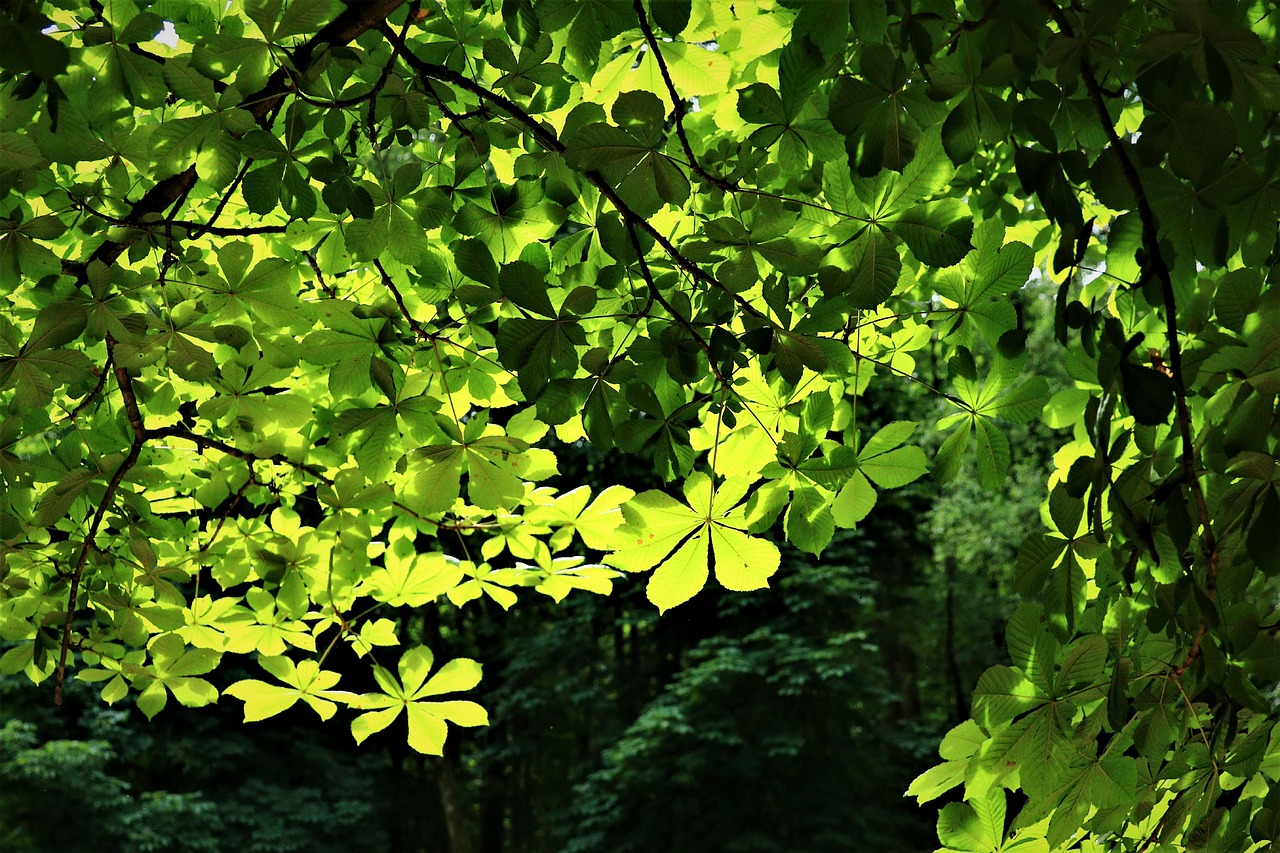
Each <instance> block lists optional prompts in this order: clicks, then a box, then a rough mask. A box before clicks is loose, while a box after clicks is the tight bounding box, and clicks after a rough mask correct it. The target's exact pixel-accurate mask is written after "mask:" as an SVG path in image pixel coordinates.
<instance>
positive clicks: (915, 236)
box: [892, 199, 973, 267]
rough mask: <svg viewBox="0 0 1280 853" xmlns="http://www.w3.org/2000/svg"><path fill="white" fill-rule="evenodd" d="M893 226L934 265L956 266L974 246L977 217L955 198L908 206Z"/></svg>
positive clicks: (916, 252)
mask: <svg viewBox="0 0 1280 853" xmlns="http://www.w3.org/2000/svg"><path fill="white" fill-rule="evenodd" d="M892 230H893V233H894V234H897V235H898V236H899V237H901V238H902V241H903V242H904V243H906V244H907V248H908V249H910V250H911V254H913V255H915V256H916V258H917V259H919V260H920V261H921V262H922V263H925V264H928V265H929V266H931V267H950V266H954V265H955V264H958V263H960V261H962V260H963V259H964V256H965V255H967V254H968V253H969V250H970V249H972V248H973V244H972V243H971V242H970V241H969V238H970V236H971V235H972V234H973V217H971V216H969V215H968V214H967V212H966V209H965V207H964V206H963V205H962V204H961V203H960V202H958V201H956V200H954V199H944V200H941V201H934V202H929V203H927V204H922V205H918V206H915V207H911V208H908V209H907V210H905V211H903V212H902V213H900V214H899V215H898V217H897V219H896V220H895V221H894V222H893V223H892Z"/></svg>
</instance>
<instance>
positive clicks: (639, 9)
mask: <svg viewBox="0 0 1280 853" xmlns="http://www.w3.org/2000/svg"><path fill="white" fill-rule="evenodd" d="M632 8H634V9H635V10H636V18H638V19H639V21H640V32H642V33H644V40H645V41H646V42H648V44H649V51H650V53H652V54H653V58H654V59H655V60H656V61H657V63H658V70H659V71H660V72H661V73H662V80H663V82H664V83H666V84H667V92H668V94H670V95H671V103H672V106H673V108H674V109H675V112H676V136H677V137H679V139H680V147H682V148H683V149H684V153H685V156H686V157H688V158H689V166H690V167H691V168H692V169H693V171H695V172H697V173H698V175H700V176H701V177H702V178H703V179H704V180H706V181H707V182H708V183H710V184H712V185H713V186H715V187H718V188H719V189H720V190H721V191H723V192H734V191H735V190H736V189H737V187H736V186H734V185H733V184H731V183H730V182H728V181H726V180H724V179H723V178H718V177H716V176H715V175H712V174H711V173H710V172H708V171H706V170H705V169H703V168H702V166H700V165H699V164H698V158H697V157H695V156H694V154H693V146H692V145H690V144H689V136H688V134H686V133H685V131H684V113H685V109H684V99H682V98H681V97H680V93H679V92H678V91H677V90H676V84H675V81H674V80H672V79H671V71H670V69H668V68H667V60H666V59H665V58H663V56H662V51H661V50H659V49H658V37H657V36H655V35H654V34H653V27H651V26H649V17H648V15H646V14H645V11H644V3H643V2H642V0H633V2H632Z"/></svg>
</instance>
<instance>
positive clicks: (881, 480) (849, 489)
mask: <svg viewBox="0 0 1280 853" xmlns="http://www.w3.org/2000/svg"><path fill="white" fill-rule="evenodd" d="M915 429H916V424H915V423H914V422H912V421H894V422H893V423H890V424H886V425H885V426H884V427H882V428H881V429H880V430H879V431H878V432H877V433H876V434H875V435H873V436H872V437H871V438H869V439H868V440H867V442H866V443H865V444H864V445H863V446H862V448H861V449H860V450H859V451H858V453H857V454H856V455H855V454H853V453H851V452H848V451H847V450H845V449H844V448H838V449H837V452H834V453H832V455H831V456H829V457H828V458H827V460H824V462H823V463H821V464H820V465H815V466H802V469H806V470H807V471H811V472H812V473H814V474H815V475H819V476H821V473H820V472H824V473H825V472H832V473H834V472H836V471H839V470H841V469H843V468H845V467H846V466H847V467H848V468H849V469H850V470H851V472H852V473H851V474H849V475H848V481H847V482H845V483H844V485H843V486H842V487H841V488H840V491H839V492H838V493H837V494H836V496H835V500H834V501H833V502H832V504H831V511H832V515H833V517H834V520H835V523H836V525H837V526H839V527H854V526H856V525H857V524H858V523H859V522H860V521H862V520H863V519H864V518H866V517H867V515H868V514H869V513H870V512H871V510H872V509H873V508H874V507H875V505H876V499H877V492H876V486H879V487H880V488H882V489H894V488H898V487H901V486H905V485H907V484H908V483H911V482H913V481H915V480H917V479H919V478H920V477H922V476H923V475H924V474H925V473H927V472H928V470H929V469H928V463H927V462H926V460H925V455H924V451H923V450H921V449H920V448H919V447H914V446H903V442H905V441H906V440H907V439H909V438H910V437H911V435H912V433H913V432H915ZM873 484H874V485H873Z"/></svg>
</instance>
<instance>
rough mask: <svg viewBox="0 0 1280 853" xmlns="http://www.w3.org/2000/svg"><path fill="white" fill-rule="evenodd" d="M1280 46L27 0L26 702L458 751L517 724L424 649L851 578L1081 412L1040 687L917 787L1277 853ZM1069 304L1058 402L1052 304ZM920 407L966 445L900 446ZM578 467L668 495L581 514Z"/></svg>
mask: <svg viewBox="0 0 1280 853" xmlns="http://www.w3.org/2000/svg"><path fill="white" fill-rule="evenodd" d="M1276 28H1277V12H1276V11H1275V10H1274V9H1273V8H1272V7H1271V5H1270V4H1268V3H1265V2H1261V0H1259V2H1215V3H1210V2H1208V0H1176V2H1171V3H1168V4H1148V3H1137V2H1122V0H1107V2H1101V0H1099V2H1079V3H1073V4H1071V5H1068V6H1060V5H1058V4H1057V3H1055V2H1053V0H1039V2H1037V0H989V2H974V3H969V4H956V3H953V2H948V0H923V1H922V2H918V3H917V2H906V0H865V2H864V0H856V2H850V0H807V2H799V0H797V1H796V2H785V0H784V1H783V2H778V3H776V4H774V3H767V2H762V3H730V2H727V0H698V2H685V0H653V2H651V3H649V4H645V3H644V2H642V0H635V2H633V3H627V2H624V0H596V2H590V3H580V2H572V1H571V0H542V1H541V2H534V0H507V2H503V3H497V2H490V3H475V4H472V3H469V2H465V0H450V2H447V3H443V4H437V3H434V2H431V3H422V2H412V3H407V4H406V3H403V2H401V0H372V2H368V3H358V4H352V5H349V6H345V7H343V6H339V5H336V4H332V3H331V2H330V0H291V2H283V0H265V2H263V1H262V0H255V2H246V3H244V4H243V6H242V5H241V4H239V3H232V4H231V5H230V6H227V5H226V4H224V3H223V2H221V0H218V2H203V0H157V2H154V3H147V2H129V0H119V2H89V3H87V4H84V5H81V4H79V3H77V2H73V0H55V2H47V3H35V2H18V3H14V4H8V5H6V7H5V9H4V11H3V13H0V38H3V40H4V44H5V48H6V49H5V50H4V52H3V54H2V55H0V73H2V74H3V76H2V77H0V80H2V81H3V82H2V84H0V216H2V217H3V218H2V219H0V292H2V293H3V294H4V298H5V300H6V310H5V312H4V314H3V316H0V347H3V355H2V356H0V403H2V404H3V406H4V413H3V421H0V477H2V478H3V482H4V498H3V505H2V506H0V536H2V537H3V541H4V551H3V553H4V565H3V575H0V637H3V639H5V640H6V641H8V642H9V643H10V644H11V646H10V648H9V650H8V651H6V652H5V653H4V654H3V656H2V657H0V670H2V671H4V672H8V673H19V672H22V673H25V674H26V675H27V676H29V677H30V678H31V679H32V680H34V681H37V682H39V681H43V680H46V679H50V680H52V682H53V684H54V692H55V694H56V696H57V698H59V699H60V698H61V696H62V692H63V690H64V686H65V685H64V681H65V678H66V676H67V675H68V674H71V673H74V674H75V675H76V676H77V677H78V678H79V679H83V680H85V681H88V682H91V683H96V684H100V685H101V696H102V698H103V699H104V700H106V701H107V702H108V703H115V702H120V701H122V700H126V699H129V700H131V701H135V702H136V703H137V705H138V707H139V708H140V709H141V710H142V711H143V712H144V713H145V714H147V715H148V716H153V715H155V714H157V713H158V712H160V711H161V710H162V709H163V708H164V706H165V705H166V703H167V702H168V700H169V698H170V697H172V698H173V699H175V700H176V701H178V702H180V703H182V704H183V705H188V706H200V705H207V704H210V703H213V702H215V701H217V700H218V699H219V696H220V694H221V695H224V696H230V697H234V698H236V699H238V700H241V701H243V703H244V718H245V719H246V720H257V719H263V718H266V717H270V716H273V715H275V714H279V713H281V712H282V711H284V710H286V709H288V708H290V707H292V706H294V705H298V704H299V703H302V704H303V705H305V706H308V707H310V708H311V709H312V710H314V711H315V712H316V713H317V714H318V715H319V716H320V717H321V718H323V719H329V718H330V717H332V716H334V715H335V714H337V713H338V711H339V709H340V708H342V709H343V710H344V711H345V712H347V716H346V717H344V719H347V720H349V724H350V728H351V732H352V734H353V735H354V736H355V739H356V740H357V741H363V740H365V739H366V738H368V737H370V736H371V735H374V734H375V733H377V732H379V731H382V730H383V729H386V728H387V727H389V726H391V725H392V724H393V723H396V724H397V725H398V726H399V727H400V731H402V732H403V731H404V727H405V726H406V724H407V732H408V741H407V742H408V745H409V746H410V747H412V748H413V749H414V750H417V751H419V752H423V753H429V754H439V753H440V752H442V750H443V749H444V747H445V740H446V734H447V732H448V730H449V725H448V724H449V723H452V724H454V725H456V726H479V725H484V724H486V723H487V722H488V714H487V713H486V711H485V709H484V708H483V706H482V705H480V704H478V703H476V702H474V701H471V700H470V699H467V698H460V696H459V694H463V695H465V693H466V691H470V690H473V689H474V688H476V686H477V685H478V684H479V683H480V678H481V665H480V663H478V662H477V661H476V660H475V659H473V658H471V657H463V656H453V655H449V656H448V657H449V659H447V660H445V659H443V658H444V657H445V655H444V654H443V652H445V651H446V650H447V649H448V646H447V643H446V642H445V641H444V637H443V635H442V634H441V632H440V630H439V626H440V620H439V619H438V618H434V617H432V615H431V614H433V613H435V614H437V615H439V614H441V609H443V611H445V612H451V609H452V608H464V609H465V608H468V607H476V606H479V605H477V604H475V602H477V600H479V599H486V600H491V601H492V602H496V604H497V605H499V606H501V607H502V608H508V607H511V606H518V603H519V602H520V600H521V599H522V598H527V597H529V596H537V595H544V596H548V597H550V598H552V599H555V600H557V601H558V600H560V599H562V598H564V597H565V596H567V595H570V594H572V595H574V596H582V595H584V594H587V593H596V594H607V593H609V592H610V591H611V589H612V587H613V584H614V581H615V580H616V579H617V578H618V577H620V573H622V572H651V574H649V575H648V579H647V595H648V598H649V600H650V601H651V602H652V603H653V604H654V605H656V607H657V608H658V609H659V610H660V611H667V610H670V609H671V608H674V607H676V606H678V605H681V604H682V603H684V602H687V601H689V600H690V599H691V598H693V597H694V596H696V595H697V594H698V593H699V591H700V590H702V589H703V587H704V586H705V585H706V584H707V582H708V580H709V579H710V577H711V576H712V575H713V574H714V577H715V580H716V581H717V583H718V584H719V585H721V586H723V587H725V588H727V589H729V590H733V591H747V590H753V589H759V588H761V587H764V586H766V585H768V584H769V581H770V578H771V577H772V576H773V575H774V574H775V572H777V571H778V569H779V565H780V563H781V562H782V552H781V550H780V540H781V539H783V538H785V540H786V542H787V543H790V545H789V546H787V547H795V548H798V549H800V550H802V551H806V552H809V553H811V554H821V553H822V552H824V551H825V550H826V549H827V547H828V546H829V545H830V543H831V542H832V540H833V538H834V536H835V534H836V532H837V530H838V529H847V528H854V527H856V526H858V525H859V524H860V523H862V522H864V519H866V518H867V517H868V515H869V514H871V513H872V512H874V511H875V508H876V504H877V502H878V501H879V502H880V503H885V501H884V500H883V499H882V498H881V495H882V494H883V493H884V491H885V490H891V489H895V488H899V487H902V486H904V485H906V484H908V483H911V482H913V481H915V480H916V479H917V478H919V477H921V476H922V475H923V474H925V472H926V471H927V470H928V469H929V468H930V467H932V473H933V476H934V477H935V479H936V480H938V481H941V482H946V481H948V480H951V479H954V478H955V477H956V476H957V474H958V473H959V472H961V471H962V470H971V471H972V472H973V477H974V478H975V479H976V481H977V482H978V483H979V484H980V485H981V486H983V487H985V488H1000V487H1001V486H1002V483H1003V482H1004V480H1005V477H1006V474H1007V470H1008V469H1009V467H1010V460H1011V457H1012V455H1013V451H1012V448H1011V445H1010V442H1009V439H1008V437H1007V429H1008V426H1009V425H1010V424H1015V425H1016V424H1022V423H1025V422H1027V421H1030V420H1032V419H1035V418H1037V417H1039V418H1041V419H1042V420H1043V421H1044V422H1045V423H1046V424H1047V425H1048V426H1050V427H1054V428H1069V429H1070V430H1071V434H1070V437H1069V438H1068V439H1067V440H1066V441H1065V442H1064V443H1063V444H1062V446H1061V448H1060V450H1059V451H1058V453H1057V455H1056V457H1055V462H1056V466H1057V471H1056V473H1055V474H1054V475H1053V477H1052V479H1051V480H1050V483H1049V490H1048V492H1047V497H1046V499H1045V502H1044V504H1043V511H1042V513H1041V515H1042V520H1043V523H1044V525H1045V527H1046V528H1047V532H1035V531H1029V533H1030V536H1029V537H1028V538H1027V539H1026V541H1025V542H1024V543H1023V545H1022V549H1021V554H1020V557H1019V561H1018V576H1017V579H1016V584H1017V588H1018V591H1019V592H1020V593H1021V594H1022V595H1023V596H1024V597H1025V599H1026V602H1025V603H1024V604H1023V605H1022V607H1020V609H1019V610H1018V611H1017V612H1016V614H1015V615H1014V616H1013V618H1012V620H1011V621H1010V623H1009V626H1008V630H1007V641H1008V650H1009V653H1010V656H1011V662H1012V666H997V667H994V668H992V669H990V670H988V671H987V672H986V674H985V675H984V676H983V677H982V678H981V679H980V681H979V682H978V685H977V688H976V691H975V693H974V696H973V704H972V718H971V719H970V720H968V721H966V722H964V723H962V724H961V725H959V726H958V727H956V728H955V729H954V730H953V731H952V732H951V733H950V734H949V735H948V736H947V738H946V739H945V740H944V741H943V744H942V748H941V752H942V758H943V759H944V760H945V763H944V764H942V765H941V766H940V767H938V768H936V769H934V770H932V771H930V772H928V773H927V774H925V775H924V776H922V777H920V778H919V779H917V780H916V781H915V782H914V783H913V784H912V786H911V793H913V794H915V795H917V796H919V797H920V798H921V799H924V800H928V799H932V798H934V797H936V796H939V795H941V794H942V793H944V792H947V791H949V790H950V789H952V788H956V787H957V786H961V785H963V796H964V801H963V802H956V803H952V804H949V805H947V806H946V807H945V808H944V809H943V810H942V812H941V816H940V818H939V822H938V831H939V836H940V838H941V840H942V842H943V844H944V845H945V846H946V847H947V849H950V850H960V851H970V853H986V851H997V850H1000V851H1007V850H1017V851H1022V853H1034V851H1047V850H1058V849H1081V850H1099V849H1113V850H1129V851H1137V850H1143V851H1146V850H1175V849H1183V848H1196V849H1199V848H1207V849H1215V850H1245V849H1264V848H1266V847H1267V845H1269V844H1271V842H1272V839H1274V838H1276V837H1277V836H1280V788H1277V787H1276V786H1275V784H1274V781H1275V775H1276V773H1277V765H1276V761H1277V756H1278V755H1280V744H1276V742H1275V740H1274V738H1273V733H1274V731H1275V722H1276V714H1275V713H1274V703H1273V698H1272V690H1273V687H1274V684H1275V681H1276V679H1277V678H1278V677H1280V640H1278V639H1277V637H1276V633H1277V631H1276V628H1277V616H1276V613H1275V607H1276V594H1275V589H1274V583H1273V579H1274V576H1275V575H1276V574H1277V572H1280V523H1278V522H1280V492H1278V491H1277V484H1278V483H1280V473H1278V471H1277V468H1276V462H1275V455H1276V452H1277V448H1276V442H1277V438H1276V437H1277V425H1276V396H1277V394H1278V393H1280V384H1277V375H1278V374H1277V371H1280V364H1278V363H1277V349H1276V347H1277V341H1278V340H1280V290H1277V288H1276V287H1275V286H1273V285H1272V284H1271V283H1270V278H1271V277H1272V276H1273V275H1274V274H1275V273H1274V272H1273V270H1274V269H1275V268H1276V264H1277V263H1280V253H1278V252H1277V247H1276V242H1277V239H1276V238H1277V228H1276V215H1277V204H1278V199H1277V197H1276V195H1275V193H1274V186H1275V173H1276V170H1277V169H1278V168H1280V159H1277V157H1276V155H1275V148H1274V141H1275V131H1274V126H1275V119H1276V117H1277V111H1278V110H1280V72H1277V70H1276V62H1277V59H1278V58H1280V56H1278V55H1277V54H1278V53H1280V40H1278V39H1277V30H1276ZM1037 270H1039V272H1037ZM1042 276H1043V277H1050V279H1051V280H1052V282H1053V284H1054V285H1055V286H1056V292H1057V299H1056V308H1055V312H1054V316H1055V336H1056V338H1057V345H1058V346H1060V347H1061V358H1060V359H1059V360H1060V362H1062V363H1064V364H1065V365H1066V369H1067V371H1068V373H1069V375H1070V377H1071V379H1072V383H1071V387H1069V388H1066V389H1063V390H1062V391H1060V392H1058V393H1056V394H1053V395H1052V397H1051V396H1050V389H1049V386H1048V383H1047V382H1046V381H1045V379H1044V378H1043V377H1042V376H1028V375H1027V371H1025V370H1024V367H1025V362H1026V346H1025V339H1026V329H1025V327H1024V323H1023V316H1022V315H1023V313H1024V312H1023V311H1022V310H1020V309H1021V303H1020V302H1019V301H1018V300H1017V299H1016V298H1015V297H1016V295H1017V294H1018V293H1019V292H1020V291H1021V289H1022V288H1023V287H1024V285H1025V284H1026V283H1027V282H1028V280H1029V279H1031V278H1033V277H1042ZM925 357H928V358H929V359H931V360H932V361H933V363H936V364H945V365H946V370H945V376H933V375H931V374H930V375H926V374H924V373H923V372H922V371H921V370H920V369H919V365H918V362H919V361H920V360H921V359H923V358H925ZM909 384H917V385H922V386H926V387H927V389H928V390H929V391H930V392H931V393H933V394H935V395H936V396H937V398H938V399H939V400H940V401H941V402H942V404H943V405H945V406H947V407H948V413H946V414H944V415H943V416H942V417H941V418H939V419H936V420H935V419H930V421H929V422H926V423H924V424H923V425H922V424H921V423H918V422H916V421H911V420H896V421H888V422H886V421H884V420H883V419H882V418H878V417H877V413H876V412H875V410H874V409H873V408H872V407H871V406H869V405H868V403H867V400H868V394H870V393H872V389H875V393H876V394H881V395H883V394H885V393H888V391H889V390H890V389H893V388H900V387H902V386H905V385H909ZM578 442H587V443H590V445H592V447H593V448H595V449H596V450H597V451H601V452H604V451H608V450H611V449H616V450H617V451H619V452H620V453H621V454H623V455H634V456H638V457H641V458H642V459H644V460H645V461H646V462H647V463H650V464H651V465H652V468H653V471H654V472H655V473H656V474H657V475H658V476H659V477H660V478H661V479H662V480H663V481H665V482H666V483H668V484H669V487H668V488H661V489H659V488H653V487H651V485H650V484H649V483H648V482H641V481H639V480H635V481H631V482H620V481H619V482H614V483H611V484H609V485H607V486H606V487H604V488H602V489H597V490H591V489H589V488H588V487H586V486H579V487H577V488H572V487H571V488H568V489H557V488H554V487H552V486H550V485H539V484H540V483H544V482H546V481H548V480H549V478H551V477H553V476H554V475H555V474H556V472H557V470H558V469H557V453H558V452H560V453H563V450H562V449H563V448H564V447H565V446H567V445H571V444H574V443H578ZM924 447H928V448H930V452H931V456H932V463H931V465H930V463H929V461H928V460H929V456H928V455H926V453H925V451H924V450H923V449H922V448H924ZM967 460H968V461H967ZM966 465H971V466H972V468H971V469H967V468H965V466H966ZM620 479H621V477H620ZM906 523H910V521H909V518H908V521H907V522H906ZM589 561H594V562H589ZM957 570H958V569H957ZM415 609H416V610H420V611H422V612H423V617H422V618H420V619H407V618H391V616H392V614H396V613H399V612H400V611H404V610H415ZM437 652H440V653H441V655H440V657H441V658H442V659H441V660H440V661H439V662H437V654H436V653H437ZM475 654H476V656H477V657H479V658H483V657H484V654H485V649H484V648H477V649H476V650H475ZM252 655H256V664H255V665H256V666H257V667H258V668H259V671H258V672H255V673H254V674H253V677H247V678H240V679H239V680H237V681H235V682H234V683H232V684H230V685H229V686H227V687H225V689H222V690H220V688H219V687H218V686H216V684H215V682H217V681H218V678H217V677H216V676H217V674H218V673H217V672H215V671H217V670H219V667H229V666H233V665H235V666H239V665H241V664H245V663H250V662H251V659H250V658H248V657H247V656H252ZM339 663H340V664H341V665H340V666H339ZM366 664H367V665H366ZM778 665H779V666H782V665H783V663H782V661H781V660H779V661H778ZM361 667H363V669H362V668H361ZM206 676H208V677H206ZM344 679H345V682H344ZM402 719H403V720H404V722H400V721H401V720H402ZM15 736H20V733H19V735H15ZM451 742H452V741H451ZM620 760H621V759H620ZM1011 792H1015V793H1016V796H1013V797H1011Z"/></svg>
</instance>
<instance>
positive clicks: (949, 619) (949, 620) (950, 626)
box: [943, 559, 969, 723]
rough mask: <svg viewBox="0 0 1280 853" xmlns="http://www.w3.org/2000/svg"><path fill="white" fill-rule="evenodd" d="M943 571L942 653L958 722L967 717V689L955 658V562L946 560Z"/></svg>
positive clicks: (958, 662)
mask: <svg viewBox="0 0 1280 853" xmlns="http://www.w3.org/2000/svg"><path fill="white" fill-rule="evenodd" d="M943 572H944V578H945V580H946V589H945V592H944V605H943V606H944V608H945V613H946V634H945V638H944V641H943V642H944V653H945V654H946V656H947V673H948V674H949V675H950V677H951V694H952V696H953V697H954V699H955V715H956V716H955V721H956V722H957V723H959V722H962V721H964V720H967V719H968V718H969V691H968V690H965V687H964V678H963V677H962V676H961V673H960V661H959V660H958V659H957V658H956V610H955V578H956V566H955V563H954V562H952V561H951V560H950V559H948V560H946V563H945V566H944V568H943Z"/></svg>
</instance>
